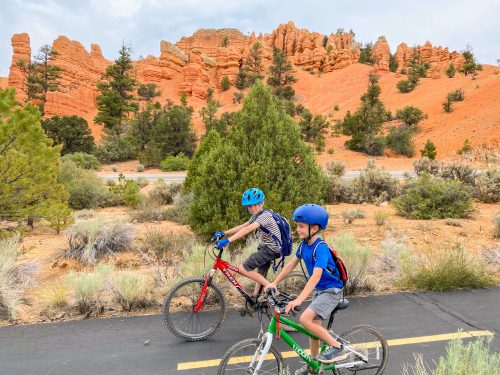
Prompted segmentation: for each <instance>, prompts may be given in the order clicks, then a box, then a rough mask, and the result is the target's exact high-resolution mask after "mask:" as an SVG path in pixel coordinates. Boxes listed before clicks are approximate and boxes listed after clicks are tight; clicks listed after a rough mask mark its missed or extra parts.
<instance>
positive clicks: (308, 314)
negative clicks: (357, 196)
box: [265, 204, 344, 375]
mask: <svg viewBox="0 0 500 375" xmlns="http://www.w3.org/2000/svg"><path fill="white" fill-rule="evenodd" d="M293 221H295V222H296V223H297V233H298V235H299V237H300V238H301V239H302V243H301V244H300V245H299V248H298V249H297V252H296V254H295V258H293V259H291V260H290V261H289V262H288V264H287V265H286V266H285V268H283V270H282V271H281V272H280V274H279V275H278V276H277V277H276V280H274V282H272V283H269V284H267V285H266V287H265V289H266V290H267V289H269V288H276V285H278V284H279V282H280V281H281V280H282V279H283V278H284V277H285V276H286V275H287V274H289V273H290V272H291V271H292V270H293V269H294V268H295V267H296V266H297V264H299V262H300V261H301V259H303V260H304V263H305V265H306V268H307V272H308V273H309V277H310V278H309V281H308V282H307V284H306V286H305V287H304V289H303V290H302V292H301V293H300V294H299V296H298V297H297V298H296V299H295V300H293V301H290V302H289V303H288V306H287V308H286V313H288V312H289V311H290V310H292V309H293V308H294V307H295V306H299V305H301V304H302V303H303V302H304V300H305V299H306V298H307V297H308V296H309V295H310V294H311V293H313V292H314V293H313V299H312V302H311V304H310V305H309V307H308V308H307V309H306V310H305V311H304V312H303V313H302V314H301V316H300V320H299V321H300V324H302V326H304V327H305V328H306V329H307V330H309V331H310V332H311V333H313V334H314V335H315V336H316V337H318V338H319V339H320V340H322V341H324V342H325V343H326V344H327V345H329V348H328V349H327V350H325V351H324V352H323V353H321V354H319V355H318V352H319V344H320V341H319V340H312V339H309V344H310V346H311V357H313V358H317V359H318V360H319V361H321V362H324V363H331V362H335V361H336V360H339V359H340V356H342V354H343V350H344V349H343V347H342V344H340V343H339V342H338V341H337V340H335V338H333V337H332V336H331V335H330V334H329V333H328V330H327V329H326V328H324V327H323V326H322V325H321V323H322V322H323V321H324V320H326V319H328V318H329V316H330V314H331V312H332V311H333V309H334V308H335V307H336V306H337V304H338V303H339V301H340V299H341V298H342V288H343V283H342V281H341V280H340V276H339V272H338V270H337V267H336V266H335V263H334V261H333V257H332V255H331V253H330V249H329V248H328V246H327V245H326V244H325V243H321V242H323V240H322V239H321V237H320V236H319V233H320V231H321V230H323V229H325V228H326V226H327V224H328V213H327V212H326V210H325V209H324V208H323V207H321V206H319V205H316V204H305V205H302V206H300V207H298V208H297V209H296V210H295V212H294V213H293ZM309 373H312V372H311V369H309V368H308V366H307V364H306V365H305V366H304V367H302V368H300V369H297V370H296V371H295V375H307V374H309Z"/></svg>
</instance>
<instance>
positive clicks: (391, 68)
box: [389, 53, 399, 73]
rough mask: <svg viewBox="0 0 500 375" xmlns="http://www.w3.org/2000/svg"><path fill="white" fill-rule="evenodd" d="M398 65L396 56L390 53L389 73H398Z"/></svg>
mask: <svg viewBox="0 0 500 375" xmlns="http://www.w3.org/2000/svg"><path fill="white" fill-rule="evenodd" d="M398 67H399V64H398V62H397V61H396V56H395V55H393V54H392V53H391V55H390V56H389V71H391V72H393V73H395V72H397V71H398Z"/></svg>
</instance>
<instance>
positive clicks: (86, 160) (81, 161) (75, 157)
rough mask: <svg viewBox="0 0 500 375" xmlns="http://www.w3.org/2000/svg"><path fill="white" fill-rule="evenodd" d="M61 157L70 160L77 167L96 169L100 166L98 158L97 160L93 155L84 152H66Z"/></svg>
mask: <svg viewBox="0 0 500 375" xmlns="http://www.w3.org/2000/svg"><path fill="white" fill-rule="evenodd" d="M61 159H62V160H71V161H73V162H74V163H75V164H76V166H77V167H79V168H82V169H94V170H98V169H99V168H100V167H101V163H99V160H97V158H96V157H95V156H94V155H92V154H86V153H84V152H75V153H74V154H66V155H64V156H63V157H62V158H61Z"/></svg>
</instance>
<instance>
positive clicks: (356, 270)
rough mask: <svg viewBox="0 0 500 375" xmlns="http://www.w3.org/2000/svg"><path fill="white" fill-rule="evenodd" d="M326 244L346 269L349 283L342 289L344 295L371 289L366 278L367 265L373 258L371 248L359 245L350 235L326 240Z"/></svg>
mask: <svg viewBox="0 0 500 375" xmlns="http://www.w3.org/2000/svg"><path fill="white" fill-rule="evenodd" d="M326 242H327V243H328V244H329V245H330V246H332V247H333V248H334V249H336V250H337V251H338V254H339V256H340V257H341V258H342V259H343V260H344V261H345V263H346V265H347V267H348V269H347V271H348V272H349V281H348V282H347V285H346V287H345V289H344V291H345V293H346V294H348V295H349V294H355V293H358V292H362V291H367V290H371V289H373V287H372V285H371V284H370V282H369V280H368V278H367V276H368V265H369V264H370V262H371V260H372V258H373V251H372V249H371V247H370V246H369V245H363V244H361V243H359V242H358V241H357V240H356V238H355V237H354V236H353V235H351V234H341V235H339V236H337V237H335V238H334V239H332V238H327V239H326Z"/></svg>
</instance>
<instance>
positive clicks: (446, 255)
mask: <svg viewBox="0 0 500 375" xmlns="http://www.w3.org/2000/svg"><path fill="white" fill-rule="evenodd" d="M492 284H493V281H492V279H491V278H490V276H488V274H487V273H486V272H485V270H484V267H483V265H482V264H481V263H480V262H479V261H478V260H477V259H474V258H472V257H470V256H468V255H467V254H466V253H465V251H464V248H463V247H462V246H461V245H457V246H455V247H453V248H452V249H451V250H449V251H444V252H442V253H440V254H433V255H432V256H431V257H429V259H420V260H418V261H417V262H416V265H413V266H412V267H404V268H403V274H402V279H401V285H402V286H403V287H406V288H411V289H421V290H433V291H438V292H442V291H445V290H453V289H464V288H484V287H487V286H490V285H492Z"/></svg>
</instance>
